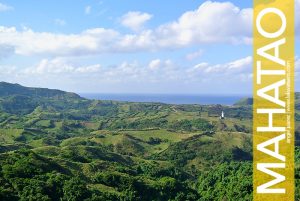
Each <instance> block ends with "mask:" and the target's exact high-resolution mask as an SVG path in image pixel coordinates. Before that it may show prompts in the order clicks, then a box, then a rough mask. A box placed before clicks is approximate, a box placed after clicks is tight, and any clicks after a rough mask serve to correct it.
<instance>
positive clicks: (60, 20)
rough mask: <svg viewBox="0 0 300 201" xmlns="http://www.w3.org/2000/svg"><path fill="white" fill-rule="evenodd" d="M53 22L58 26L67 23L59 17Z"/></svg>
mask: <svg viewBox="0 0 300 201" xmlns="http://www.w3.org/2000/svg"><path fill="white" fill-rule="evenodd" d="M54 23H55V24H56V25H59V26H65V25H66V24H67V23H66V21H65V20H62V19H59V18H57V19H55V20H54Z"/></svg>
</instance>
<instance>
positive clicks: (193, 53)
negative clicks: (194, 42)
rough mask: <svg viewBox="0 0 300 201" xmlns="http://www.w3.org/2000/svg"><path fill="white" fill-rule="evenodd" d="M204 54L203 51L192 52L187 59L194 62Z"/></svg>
mask: <svg viewBox="0 0 300 201" xmlns="http://www.w3.org/2000/svg"><path fill="white" fill-rule="evenodd" d="M202 54H203V50H198V51H196V52H192V53H189V54H188V55H186V59H187V60H194V59H196V58H199V57H201V56H202Z"/></svg>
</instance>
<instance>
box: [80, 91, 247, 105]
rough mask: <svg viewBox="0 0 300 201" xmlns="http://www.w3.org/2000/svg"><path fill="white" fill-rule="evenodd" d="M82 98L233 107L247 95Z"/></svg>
mask: <svg viewBox="0 0 300 201" xmlns="http://www.w3.org/2000/svg"><path fill="white" fill-rule="evenodd" d="M80 96H82V97H84V98H87V99H95V100H115V101H129V102H160V103H168V104H203V105H209V104H222V105H233V104H234V103H236V102H237V101H239V100H240V99H242V98H245V97H250V96H247V95H179V94H178V95H175V94H96V93H94V94H92V93H81V94H80Z"/></svg>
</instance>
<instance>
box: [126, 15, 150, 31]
mask: <svg viewBox="0 0 300 201" xmlns="http://www.w3.org/2000/svg"><path fill="white" fill-rule="evenodd" d="M152 17H153V16H152V15H150V14H149V13H142V12H139V11H131V12H128V13H126V14H125V15H123V16H122V17H121V24H122V25H123V26H125V27H127V28H130V29H132V30H134V31H139V30H141V29H142V28H143V26H144V24H145V23H146V22H147V21H149V20H150V19H151V18H152Z"/></svg>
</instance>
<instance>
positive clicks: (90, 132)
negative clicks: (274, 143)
mask: <svg viewBox="0 0 300 201" xmlns="http://www.w3.org/2000/svg"><path fill="white" fill-rule="evenodd" d="M242 102H243V101H242ZM244 102H245V101H244ZM246 104H248V102H247V101H246ZM220 111H224V112H225V115H226V118H225V119H222V120H220V119H219V115H220ZM298 112H299V111H298V110H297V113H298ZM296 119H297V118H296ZM297 125H299V124H298V122H297ZM251 131H252V108H251V107H245V104H244V103H243V104H236V105H234V106H223V105H172V104H162V103H131V102H118V101H101V100H87V99H84V98H81V97H80V96H78V95H76V94H73V93H68V92H63V91H59V90H51V89H40V88H27V87H23V86H20V85H17V84H9V83H0V164H1V165H0V200H3V201H11V200H12V201H14V200H28V199H29V198H30V200H39V201H40V200H47V201H48V200H54V201H58V200H76V201H77V200H78V201H82V200H85V201H91V200H100V201H102V200H103V201H110V200H111V201H118V200H131V201H140V200H143V201H165V200H172V201H182V200H187V201H196V200H251V199H252V180H251V171H252V169H251V160H252V141H251V139H252V135H251ZM299 131H300V130H299V129H298V130H297V132H298V133H297V134H298V135H299ZM296 153H297V156H298V155H299V149H298V148H297V152H296ZM297 164H298V163H297ZM226 167H228V168H226ZM297 167H299V164H298V165H297ZM243 178H244V179H243ZM297 178H299V177H298V176H297ZM297 181H298V180H297ZM220 185H222V186H224V185H226V186H228V189H227V188H226V189H227V190H224V189H222V186H220ZM297 185H298V182H297ZM217 191H220V192H222V193H221V194H218V193H217ZM297 196H299V195H298V194H297Z"/></svg>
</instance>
